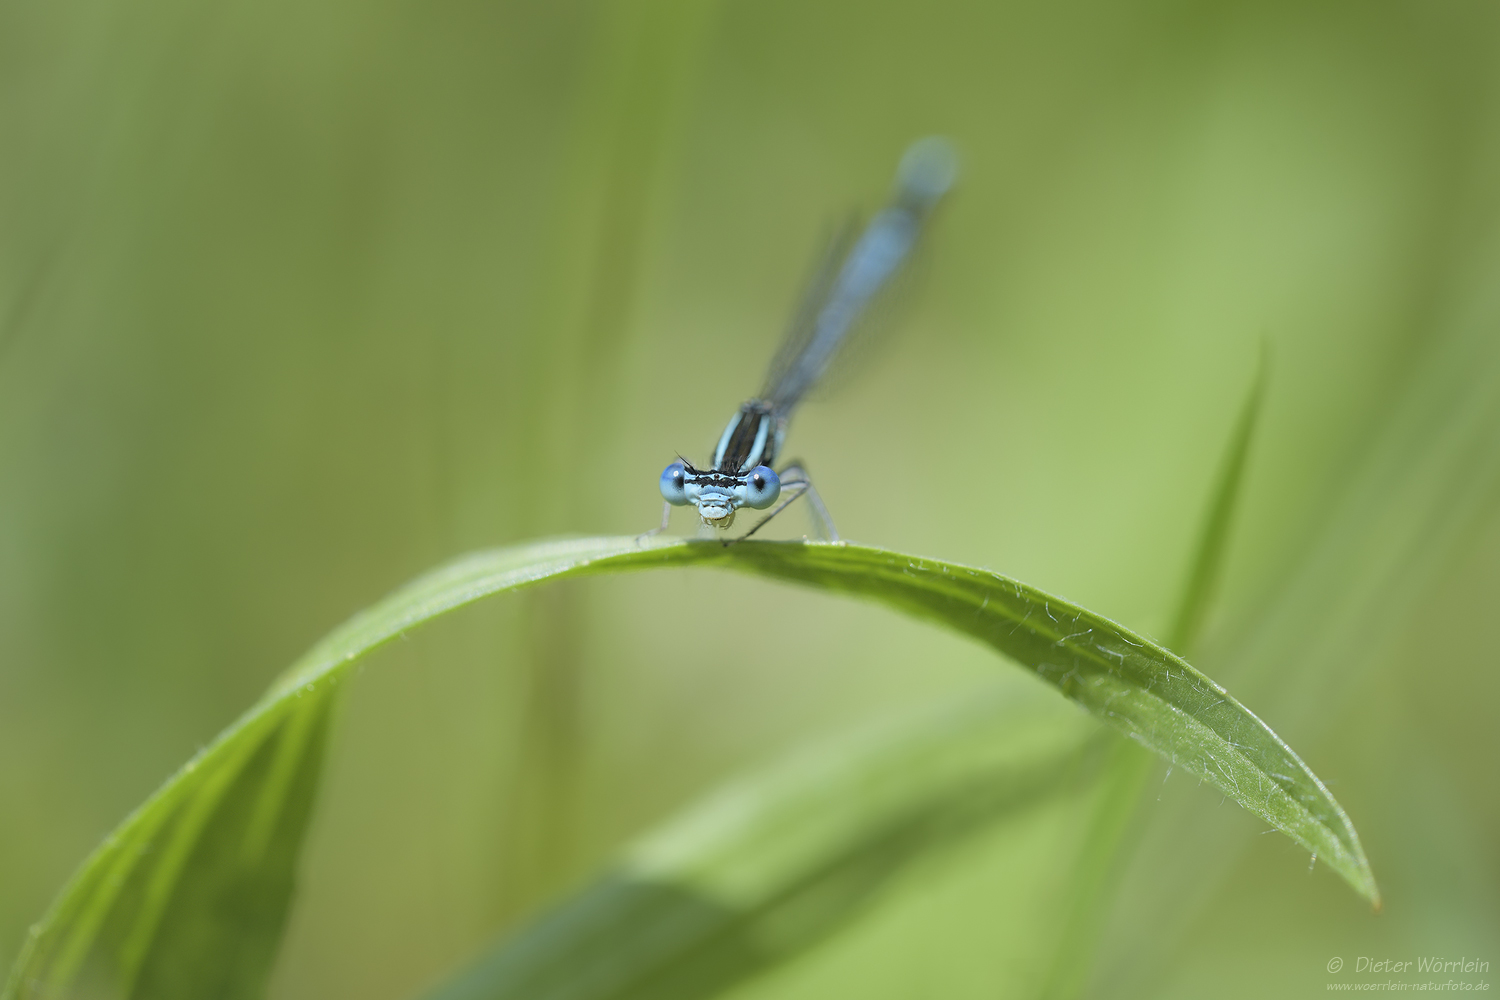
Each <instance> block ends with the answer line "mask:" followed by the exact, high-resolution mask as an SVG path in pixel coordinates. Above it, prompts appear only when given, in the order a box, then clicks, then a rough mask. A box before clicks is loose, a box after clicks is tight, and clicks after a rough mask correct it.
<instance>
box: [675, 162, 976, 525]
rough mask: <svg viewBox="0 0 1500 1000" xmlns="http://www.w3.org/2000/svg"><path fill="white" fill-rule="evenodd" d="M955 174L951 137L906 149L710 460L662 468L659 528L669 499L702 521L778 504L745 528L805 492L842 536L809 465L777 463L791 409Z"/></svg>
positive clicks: (907, 252)
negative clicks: (892, 183)
mask: <svg viewBox="0 0 1500 1000" xmlns="http://www.w3.org/2000/svg"><path fill="white" fill-rule="evenodd" d="M956 175H957V158H956V157H955V156H954V153H953V150H952V147H951V146H949V144H948V143H947V141H946V140H943V139H940V138H937V137H931V138H927V139H921V140H919V141H917V142H915V143H913V144H912V145H911V147H910V148H908V149H907V151H906V153H905V155H904V156H902V158H901V165H900V167H899V168H898V169H897V171H896V188H895V192H894V194H893V195H892V197H891V200H890V203H889V204H887V205H886V207H885V208H884V209H882V210H881V211H880V213H879V214H877V215H876V216H875V218H873V219H872V220H870V224H869V225H868V226H866V227H865V228H864V231H863V232H862V233H860V235H859V237H858V239H856V240H854V241H853V243H852V244H850V245H849V246H848V251H847V253H844V254H842V255H835V256H833V257H832V258H831V259H830V262H829V264H828V265H825V266H824V267H823V268H822V269H821V270H820V271H819V273H818V275H817V276H816V277H815V279H814V281H813V284H812V288H811V290H810V292H809V293H808V295H807V298H806V300H805V301H804V303H803V307H802V308H801V309H800V310H799V311H798V313H797V316H796V318H795V319H794V321H793V322H792V325H791V329H790V330H789V331H788V333H787V336H786V339H785V340H784V341H783V342H782V345H781V348H780V350H778V351H777V352H776V357H775V359H774V360H773V361H772V362H771V367H770V370H769V371H768V372H767V374H766V381H765V384H764V386H763V387H762V388H761V391H760V394H759V395H758V396H756V397H755V398H754V399H751V400H748V401H746V402H745V403H743V404H742V405H741V406H740V408H739V411H738V412H737V413H735V415H734V416H733V417H732V418H730V421H729V426H727V427H725V428H724V433H723V434H722V435H720V436H719V444H718V447H716V448H715V449H714V453H713V459H712V460H711V462H710V463H709V466H708V468H705V469H699V468H695V467H694V466H693V465H691V464H690V463H689V462H688V461H687V460H686V459H681V458H679V460H678V461H676V462H673V463H672V464H671V465H669V466H667V467H666V469H665V470H664V471H663V472H662V474H661V495H662V498H663V499H664V500H665V501H666V504H665V505H664V506H663V508H662V522H661V528H659V529H657V530H658V531H660V530H664V529H665V528H666V527H667V522H668V520H669V519H670V517H671V513H672V508H673V507H684V506H687V505H688V504H692V505H693V506H695V507H696V508H697V510H698V515H699V517H700V518H701V519H702V523H703V524H704V525H706V526H709V527H713V528H728V527H729V526H730V525H732V524H733V523H734V515H735V511H737V510H739V509H740V508H741V507H750V508H752V509H754V510H767V509H770V508H772V507H773V505H775V507H774V509H772V510H770V513H768V514H767V515H766V516H765V517H763V518H762V519H761V520H760V521H759V522H758V523H757V524H756V525H755V526H754V527H753V528H751V529H750V530H749V531H747V532H746V533H745V534H744V535H742V536H741V537H742V538H748V537H749V536H750V535H752V534H754V533H755V532H756V531H758V530H759V529H760V528H761V526H762V525H764V524H765V523H766V522H767V521H769V520H770V519H771V518H773V517H775V516H776V515H777V514H779V513H780V512H781V511H782V510H783V509H785V508H786V506H787V504H789V503H791V502H792V501H794V500H796V499H797V498H798V497H800V496H803V495H804V494H805V495H806V496H807V497H808V500H809V502H810V503H811V504H812V508H813V516H814V519H815V520H816V521H817V522H818V525H819V529H820V532H821V533H822V534H823V535H824V537H825V538H827V539H829V540H836V539H837V538H838V532H837V531H836V530H835V529H834V527H833V520H832V518H831V517H829V515H828V508H827V507H825V506H824V504H823V501H822V499H821V498H820V497H819V496H818V493H817V490H815V489H814V488H813V485H812V480H811V479H809V478H808V475H807V470H806V469H805V468H803V466H802V464H801V463H800V462H792V463H789V464H787V465H786V466H784V467H783V468H782V470H781V471H780V472H776V471H775V470H774V468H773V467H774V465H775V462H776V456H777V455H778V454H780V452H781V446H782V443H783V441H784V440H785V438H786V430H787V423H788V421H789V420H790V419H791V416H792V411H793V410H794V409H796V406H797V404H798V403H799V402H801V401H802V398H803V397H804V396H805V395H807V393H808V391H809V390H811V389H812V387H813V386H814V385H815V384H817V382H818V381H819V380H820V379H821V378H822V377H823V376H824V374H825V373H826V372H827V371H828V367H829V365H830V364H831V363H832V362H833V360H834V358H835V357H836V356H837V355H838V353H839V350H840V348H842V347H843V346H844V344H845V343H846V341H847V339H848V336H849V333H850V331H851V330H853V329H854V328H855V326H856V325H857V323H858V321H859V319H860V318H861V316H863V315H864V313H865V312H866V308H867V307H868V306H869V304H870V301H871V300H872V299H874V298H875V296H876V295H877V294H878V293H879V292H880V290H881V289H882V288H884V287H885V286H886V285H887V284H888V283H889V282H890V280H891V278H892V277H893V276H895V274H896V273H897V272H898V271H899V270H900V269H901V266H902V265H903V264H904V263H905V262H906V261H907V259H908V258H909V257H910V256H911V253H912V250H913V248H915V246H916V243H917V238H918V237H919V236H920V235H921V232H922V226H923V224H924V223H925V222H926V220H927V217H928V215H929V214H930V213H931V212H932V209H933V207H934V206H935V205H936V204H937V202H938V200H939V199H941V198H942V196H943V194H944V193H945V192H946V191H947V190H948V188H949V187H951V186H952V184H953V180H954V178H955V177H956ZM778 500H780V501H781V502H780V504H779V505H777V501H778Z"/></svg>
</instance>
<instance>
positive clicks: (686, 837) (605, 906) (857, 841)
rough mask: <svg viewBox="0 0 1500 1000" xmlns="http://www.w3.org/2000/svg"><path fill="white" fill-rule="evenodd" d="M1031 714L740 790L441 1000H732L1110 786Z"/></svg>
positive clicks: (882, 729) (1010, 702)
mask: <svg viewBox="0 0 1500 1000" xmlns="http://www.w3.org/2000/svg"><path fill="white" fill-rule="evenodd" d="M1028 707H1029V706H1023V705H1018V704H1017V702H1016V699H1015V698H1014V695H1013V693H1011V692H1004V691H996V692H990V693H988V695H987V696H986V695H981V696H980V697H978V698H976V697H975V695H974V693H973V692H965V693H964V695H963V696H962V697H961V698H960V699H959V700H957V701H953V700H947V701H945V703H943V704H940V705H937V706H927V707H926V708H925V709H924V710H923V711H921V712H920V713H918V714H916V715H915V716H914V717H911V718H904V719H901V720H898V721H895V722H889V721H887V722H882V723H881V724H879V725H876V726H869V727H866V728H864V729H862V730H860V731H858V732H855V733H852V734H846V735H843V736H841V737H838V738H836V739H833V740H830V741H827V742H825V743H823V744H822V745H819V746H816V747H813V748H811V749H810V750H807V751H803V752H800V753H797V754H796V755H794V756H793V757H791V758H790V759H788V760H785V761H782V762H781V763H779V764H778V765H776V766H774V767H771V768H767V769H765V770H763V771H760V772H758V773H756V774H754V775H752V776H750V777H748V778H746V779H744V780H741V781H737V782H733V783H731V784H729V785H727V786H725V787H722V788H720V789H718V790H717V791H715V792H713V793H711V794H710V795H709V796H708V798H707V799H706V800H705V801H703V802H702V803H701V804H699V805H697V806H694V807H692V808H689V809H687V810H685V811H684V812H683V813H681V814H680V815H679V816H678V817H677V818H674V819H673V820H671V821H669V822H667V823H665V824H663V825H661V826H660V827H658V828H657V829H656V830H655V831H654V832H652V833H650V834H648V835H647V836H646V837H644V838H642V839H641V841H640V842H638V843H637V844H635V845H634V846H633V847H632V848H630V849H629V850H627V851H626V852H625V854H624V856H623V857H622V859H621V860H620V861H619V862H618V863H617V864H616V865H614V866H613V867H612V868H611V870H610V871H609V872H608V873H606V874H605V875H604V876H603V877H602V878H600V879H598V880H596V881H594V882H593V883H592V884H590V885H589V886H588V887H586V888H585V889H583V890H582V891H580V892H578V893H576V894H574V895H572V896H570V897H569V898H568V899H566V900H564V901H563V902H562V903H561V904H559V905H558V906H556V907H555V908H553V909H552V910H551V911H550V912H548V913H547V914H545V915H544V916H543V917H541V918H540V919H538V920H535V921H533V922H531V923H530V924H528V925H527V926H526V927H525V928H523V929H522V930H521V931H520V932H519V933H517V934H515V935H513V936H511V937H509V938H507V939H506V940H505V941H503V942H501V944H500V945H499V946H498V947H497V948H495V949H494V950H493V951H491V952H490V953H489V954H487V955H486V956H484V957H483V958H481V959H480V960H479V961H478V962H476V963H474V964H473V965H472V966H470V967H469V968H468V969H466V970H465V971H464V972H462V973H460V974H459V975H458V976H457V977H455V978H454V979H453V980H451V981H450V982H448V983H446V984H444V985H443V986H442V987H440V988H439V989H438V990H436V991H435V992H433V993H432V994H430V995H429V997H428V1000H519V998H523V997H524V998H527V1000H544V998H559V1000H560V998H562V997H567V998H569V1000H623V998H627V997H641V998H645V997H650V998H652V1000H669V998H670V1000H691V998H702V997H709V996H716V995H718V994H720V993H721V992H723V991H724V990H726V989H728V988H729V987H731V986H733V985H735V984H737V983H739V982H742V981H744V980H746V979H748V978H750V977H751V976H753V975H755V974H756V973H758V972H761V971H763V970H765V969H767V968H769V967H770V966H772V965H775V964H777V963H780V962H784V961H786V960H787V959H789V958H791V957H792V956H794V955H796V954H797V953H799V952H801V951H803V950H804V949H806V948H808V947H810V946H812V945H814V944H816V943H817V942H818V941H820V940H822V939H823V938H824V936H825V935H827V934H829V933H832V932H833V931H835V930H837V929H838V928H839V927H840V926H841V925H842V924H844V923H845V922H846V921H847V920H848V919H850V918H851V917H854V916H856V915H858V914H859V913H862V912H864V910H865V908H866V907H867V906H868V905H869V904H870V903H871V902H873V901H874V900H875V898H876V897H877V896H878V894H879V893H881V892H882V891H883V890H885V889H886V888H887V887H889V886H890V885H891V884H892V883H893V882H895V881H896V880H897V879H898V878H899V877H900V876H901V875H903V874H904V873H905V872H906V871H907V870H909V869H910V868H912V867H913V866H914V865H915V864H917V863H919V862H921V861H924V860H927V859H930V858H932V857H933V856H934V855H936V854H938V853H939V852H941V851H943V850H944V849H946V848H949V847H952V846H955V845H957V844H959V843H961V842H963V841H964V840H965V839H966V838H968V837H969V836H970V835H971V834H974V833H977V832H978V831H980V830H983V829H987V828H989V827H990V826H992V825H994V824H995V823H997V822H1002V821H1004V820H1006V819H1008V818H1013V817H1018V816H1021V815H1024V814H1026V813H1028V812H1030V811H1031V810H1032V807H1034V806H1037V805H1039V804H1042V803H1044V802H1046V801H1048V800H1050V799H1053V798H1055V797H1057V796H1059V795H1063V794H1066V793H1068V792H1070V791H1072V790H1074V789H1076V787H1077V786H1078V785H1080V784H1082V783H1085V782H1087V781H1090V780H1092V779H1093V778H1094V777H1095V776H1096V773H1097V770H1098V766H1099V763H1100V762H1101V760H1102V758H1103V754H1102V751H1103V749H1104V744H1103V741H1102V740H1100V739H1099V738H1098V737H1099V735H1100V731H1099V730H1098V729H1097V728H1093V727H1085V726H1081V725H1078V724H1077V722H1078V721H1081V720H1077V719H1074V720H1070V719H1068V718H1067V717H1062V718H1059V717H1057V716H1056V715H1055V714H1051V713H1045V712H1044V713H1040V714H1039V713H1037V712H1035V711H1026V710H1025V709H1026V708H1028ZM1070 723H1071V724H1070Z"/></svg>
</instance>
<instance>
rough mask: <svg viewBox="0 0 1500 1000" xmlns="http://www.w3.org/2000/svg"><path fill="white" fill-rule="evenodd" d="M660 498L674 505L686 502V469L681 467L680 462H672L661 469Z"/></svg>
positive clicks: (678, 505) (679, 505) (681, 504)
mask: <svg viewBox="0 0 1500 1000" xmlns="http://www.w3.org/2000/svg"><path fill="white" fill-rule="evenodd" d="M661 498H662V499H663V500H665V501H666V502H667V503H669V504H671V505H672V506H674V507H681V506H683V505H684V504H686V503H687V502H688V498H687V469H685V468H683V465H682V463H681V462H673V463H672V464H671V465H669V466H667V467H666V468H665V469H663V470H662V474H661Z"/></svg>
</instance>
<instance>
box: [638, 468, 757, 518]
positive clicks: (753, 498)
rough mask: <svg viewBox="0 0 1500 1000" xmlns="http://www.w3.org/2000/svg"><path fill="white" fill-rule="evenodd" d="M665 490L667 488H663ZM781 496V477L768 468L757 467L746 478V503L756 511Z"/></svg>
mask: <svg viewBox="0 0 1500 1000" xmlns="http://www.w3.org/2000/svg"><path fill="white" fill-rule="evenodd" d="M662 488H663V489H665V488H666V487H662ZM779 496H781V477H779V476H778V475H776V473H774V472H772V471H771V469H770V468H769V467H768V466H764V465H757V466H756V467H755V468H753V469H751V470H750V475H748V476H746V477H745V503H746V504H747V505H748V506H751V507H754V508H755V509H756V510H764V509H766V508H767V507H769V506H771V505H772V504H773V503H775V502H776V498H777V497H779Z"/></svg>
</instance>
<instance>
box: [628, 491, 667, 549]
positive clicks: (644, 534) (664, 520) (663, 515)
mask: <svg viewBox="0 0 1500 1000" xmlns="http://www.w3.org/2000/svg"><path fill="white" fill-rule="evenodd" d="M671 522H672V505H671V504H669V503H667V502H666V501H665V500H663V501H662V504H661V524H660V525H659V526H658V527H655V528H652V529H651V530H650V531H643V532H641V533H640V534H639V535H636V536H635V540H636V542H637V544H639V543H640V541H641V539H643V538H650V537H651V536H652V535H659V534H661V533H662V532H663V531H666V530H667V525H668V524H670V523H671Z"/></svg>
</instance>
